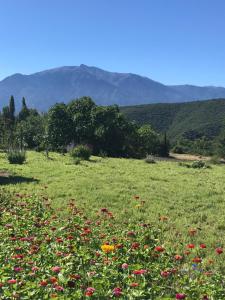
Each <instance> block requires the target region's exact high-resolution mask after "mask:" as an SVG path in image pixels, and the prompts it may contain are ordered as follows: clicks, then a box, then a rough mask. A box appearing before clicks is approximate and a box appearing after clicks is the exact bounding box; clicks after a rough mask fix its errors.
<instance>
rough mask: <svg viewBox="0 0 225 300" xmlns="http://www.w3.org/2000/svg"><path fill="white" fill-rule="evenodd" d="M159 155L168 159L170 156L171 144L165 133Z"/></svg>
mask: <svg viewBox="0 0 225 300" xmlns="http://www.w3.org/2000/svg"><path fill="white" fill-rule="evenodd" d="M158 154H159V155H160V156H162V157H168V156H169V155H170V142H169V140H168V138H167V134H166V133H164V136H163V138H162V140H161V142H160V145H159V150H158Z"/></svg>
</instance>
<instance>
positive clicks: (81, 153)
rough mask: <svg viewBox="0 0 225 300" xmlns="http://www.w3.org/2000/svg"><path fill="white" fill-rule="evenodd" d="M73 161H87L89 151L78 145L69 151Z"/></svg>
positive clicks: (87, 148)
mask: <svg viewBox="0 0 225 300" xmlns="http://www.w3.org/2000/svg"><path fill="white" fill-rule="evenodd" d="M70 155H71V156H72V158H73V159H77V158H79V159H80V160H89V159H90V156H91V149H90V148H89V147H88V146H86V145H78V146H76V147H75V148H73V149H72V150H71V151H70Z"/></svg>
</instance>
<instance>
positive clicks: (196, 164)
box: [191, 160, 207, 169]
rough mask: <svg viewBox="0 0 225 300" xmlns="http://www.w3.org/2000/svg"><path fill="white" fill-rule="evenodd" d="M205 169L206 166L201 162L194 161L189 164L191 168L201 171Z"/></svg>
mask: <svg viewBox="0 0 225 300" xmlns="http://www.w3.org/2000/svg"><path fill="white" fill-rule="evenodd" d="M205 167H207V164H206V163H205V162H204V161H202V160H196V161H194V162H193V163H192V164H191V168H194V169H201V168H205Z"/></svg>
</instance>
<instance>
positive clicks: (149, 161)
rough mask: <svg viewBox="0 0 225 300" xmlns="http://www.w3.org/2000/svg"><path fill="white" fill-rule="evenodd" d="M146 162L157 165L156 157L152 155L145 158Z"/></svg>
mask: <svg viewBox="0 0 225 300" xmlns="http://www.w3.org/2000/svg"><path fill="white" fill-rule="evenodd" d="M145 162H146V163H147V164H155V163H156V161H155V159H154V156H152V155H147V156H146V158H145Z"/></svg>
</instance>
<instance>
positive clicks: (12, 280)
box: [8, 279, 17, 284]
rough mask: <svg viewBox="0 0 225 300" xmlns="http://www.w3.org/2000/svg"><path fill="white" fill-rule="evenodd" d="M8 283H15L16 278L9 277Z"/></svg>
mask: <svg viewBox="0 0 225 300" xmlns="http://www.w3.org/2000/svg"><path fill="white" fill-rule="evenodd" d="M8 283H9V284H15V283H17V281H16V279H9V280H8Z"/></svg>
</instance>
